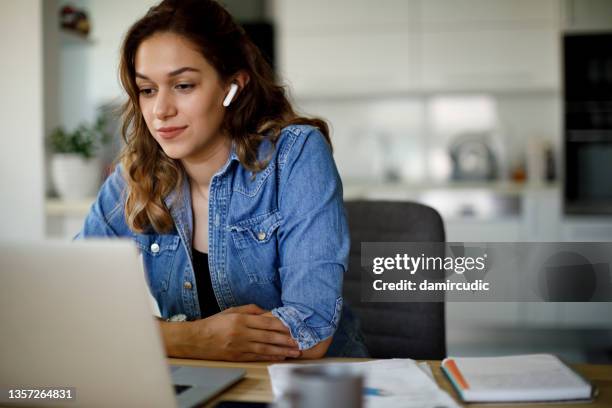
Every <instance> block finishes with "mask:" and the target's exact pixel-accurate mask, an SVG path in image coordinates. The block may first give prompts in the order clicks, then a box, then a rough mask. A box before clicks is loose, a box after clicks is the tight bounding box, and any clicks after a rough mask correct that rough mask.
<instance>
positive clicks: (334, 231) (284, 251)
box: [76, 125, 367, 357]
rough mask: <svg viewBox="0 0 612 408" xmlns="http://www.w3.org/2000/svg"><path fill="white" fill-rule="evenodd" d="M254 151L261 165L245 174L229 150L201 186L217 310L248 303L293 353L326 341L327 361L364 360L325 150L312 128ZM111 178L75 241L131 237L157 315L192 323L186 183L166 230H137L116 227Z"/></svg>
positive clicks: (115, 186) (120, 189)
mask: <svg viewBox="0 0 612 408" xmlns="http://www.w3.org/2000/svg"><path fill="white" fill-rule="evenodd" d="M258 154H259V158H260V159H261V158H270V160H269V162H268V164H267V166H266V167H265V168H264V169H263V170H262V171H260V172H258V173H256V174H255V175H253V173H252V172H250V171H248V170H247V169H246V168H245V167H243V166H242V165H241V164H240V162H239V160H238V156H237V155H236V152H235V150H234V149H232V151H231V153H230V156H229V158H228V160H227V162H226V163H225V165H224V166H223V167H222V168H221V169H220V170H219V171H218V172H216V173H215V174H214V176H213V177H212V178H211V180H210V191H209V215H208V222H209V235H208V242H209V254H208V259H209V269H210V277H211V281H212V286H213V290H214V293H215V296H216V298H217V302H218V304H219V307H220V309H221V310H224V309H227V308H229V307H233V306H239V305H245V304H249V303H254V304H256V305H258V306H260V307H261V308H263V309H266V310H271V311H272V314H273V315H274V316H276V317H278V318H279V319H280V320H281V321H282V322H283V323H284V324H285V326H287V327H288V328H289V330H290V332H291V336H292V337H293V338H294V339H295V340H296V341H297V342H298V344H299V348H300V349H301V350H305V349H309V348H311V347H313V346H314V345H316V344H317V343H319V342H320V341H322V340H324V339H326V338H328V337H330V336H332V335H334V339H333V341H332V344H331V346H330V348H329V350H328V353H327V355H330V356H331V355H336V356H356V357H358V356H367V351H366V349H365V346H364V345H363V341H362V337H361V335H360V333H359V328H358V324H357V321H356V319H355V318H354V317H353V315H352V313H351V312H350V310H349V309H348V308H347V307H344V308H343V300H342V281H343V273H344V272H345V270H346V269H347V259H348V253H349V245H350V240H349V231H348V226H347V222H346V217H345V211H344V206H343V202H342V184H341V181H340V177H339V175H338V172H337V169H336V166H335V163H334V161H333V158H332V155H331V150H330V147H329V145H328V144H327V142H326V141H325V139H324V137H323V135H322V134H321V133H320V132H319V130H318V129H316V128H314V127H312V126H307V125H292V126H288V127H286V128H284V129H283V130H282V132H281V135H280V137H279V139H278V141H277V143H276V147H275V148H272V146H271V143H270V142H269V141H264V142H263V143H262V144H261V146H260V149H259V153H258ZM121 172H122V168H121V166H117V168H116V170H115V172H114V173H113V174H112V175H111V176H109V178H108V179H107V180H106V181H105V183H104V185H103V186H102V188H101V189H100V192H99V194H98V197H97V199H96V202H95V203H94V204H93V205H92V208H91V210H90V213H89V214H88V216H87V218H86V220H85V224H84V227H83V229H82V231H81V232H80V233H79V234H78V235H77V237H76V238H86V237H100V236H106V237H131V238H132V239H133V240H134V241H135V243H136V244H137V246H138V248H139V249H140V251H141V252H142V254H143V260H144V264H145V265H144V266H145V270H146V273H147V279H148V282H149V286H150V289H151V293H152V294H153V296H154V297H155V299H156V300H157V302H158V304H159V308H160V311H161V314H162V317H165V318H167V317H170V316H172V315H175V314H179V313H183V314H185V315H187V317H188V319H189V320H193V319H199V318H200V317H201V314H200V306H199V303H198V295H197V287H196V284H195V278H194V273H195V272H194V270H193V264H192V258H191V253H192V251H191V249H192V232H193V218H192V209H191V198H190V188H189V182H188V181H187V177H185V178H184V180H185V181H184V183H183V185H182V186H180V188H178V189H176V190H175V191H174V192H173V193H171V194H170V195H168V196H167V197H165V204H166V206H167V207H168V208H169V209H170V212H171V215H172V218H173V220H174V225H175V228H174V229H173V231H172V232H170V233H165V234H158V233H156V232H155V231H153V230H151V232H150V233H146V234H139V233H134V232H133V231H131V230H130V229H129V228H128V226H127V224H126V220H125V213H124V203H125V188H126V182H125V180H124V178H123V175H122V173H121ZM341 317H342V318H341Z"/></svg>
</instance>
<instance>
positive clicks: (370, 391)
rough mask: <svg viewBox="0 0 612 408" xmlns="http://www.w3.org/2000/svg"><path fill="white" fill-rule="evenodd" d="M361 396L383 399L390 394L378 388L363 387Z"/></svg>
mask: <svg viewBox="0 0 612 408" xmlns="http://www.w3.org/2000/svg"><path fill="white" fill-rule="evenodd" d="M363 395H369V396H377V397H384V396H387V395H391V394H389V392H387V391H385V390H381V389H380V388H371V387H363Z"/></svg>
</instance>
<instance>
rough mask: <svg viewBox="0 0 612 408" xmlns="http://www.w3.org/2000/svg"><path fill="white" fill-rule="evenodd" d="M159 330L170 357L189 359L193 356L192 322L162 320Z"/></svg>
mask: <svg viewBox="0 0 612 408" xmlns="http://www.w3.org/2000/svg"><path fill="white" fill-rule="evenodd" d="M159 328H160V331H161V335H162V341H163V343H164V349H165V351H166V355H167V356H168V357H178V358H189V357H191V356H192V355H193V344H192V341H191V338H192V333H191V322H166V321H163V320H160V321H159Z"/></svg>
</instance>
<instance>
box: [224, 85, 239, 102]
mask: <svg viewBox="0 0 612 408" xmlns="http://www.w3.org/2000/svg"><path fill="white" fill-rule="evenodd" d="M236 92H238V85H237V84H236V83H234V82H232V84H231V85H230V90H229V92H228V93H227V95H226V96H225V99H224V100H223V106H225V107H228V106H229V105H230V103H232V99H234V96H236Z"/></svg>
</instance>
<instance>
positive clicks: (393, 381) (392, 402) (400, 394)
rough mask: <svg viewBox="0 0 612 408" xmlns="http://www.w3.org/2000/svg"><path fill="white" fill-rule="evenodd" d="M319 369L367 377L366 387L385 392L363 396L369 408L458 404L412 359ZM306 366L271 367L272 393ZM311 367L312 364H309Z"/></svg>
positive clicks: (451, 407)
mask: <svg viewBox="0 0 612 408" xmlns="http://www.w3.org/2000/svg"><path fill="white" fill-rule="evenodd" d="M315 365H316V366H341V367H343V368H345V369H347V370H349V371H351V372H354V373H359V374H361V375H363V377H364V386H365V387H369V388H376V389H379V390H381V391H382V392H384V393H385V394H386V395H384V396H372V395H368V396H364V406H365V407H366V408H382V407H407V408H412V407H415V408H416V407H419V408H427V407H439V408H455V407H457V408H458V407H459V405H457V403H455V401H454V400H453V399H452V398H451V397H450V395H448V394H447V393H446V392H445V391H443V390H442V389H440V388H439V387H438V385H437V384H436V382H435V381H434V380H433V379H432V378H430V377H429V376H428V374H426V372H425V371H424V368H423V367H421V366H420V365H419V364H417V362H416V361H414V360H410V359H392V360H375V361H366V362H359V363H329V364H315ZM300 366H303V364H273V365H271V366H269V367H268V372H269V373H270V380H271V382H272V392H273V393H274V396H275V397H276V398H278V397H279V396H281V395H282V394H283V393H284V392H285V391H286V390H287V388H288V386H289V381H290V372H291V370H292V369H293V368H295V367H300ZM309 366H312V364H309Z"/></svg>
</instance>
